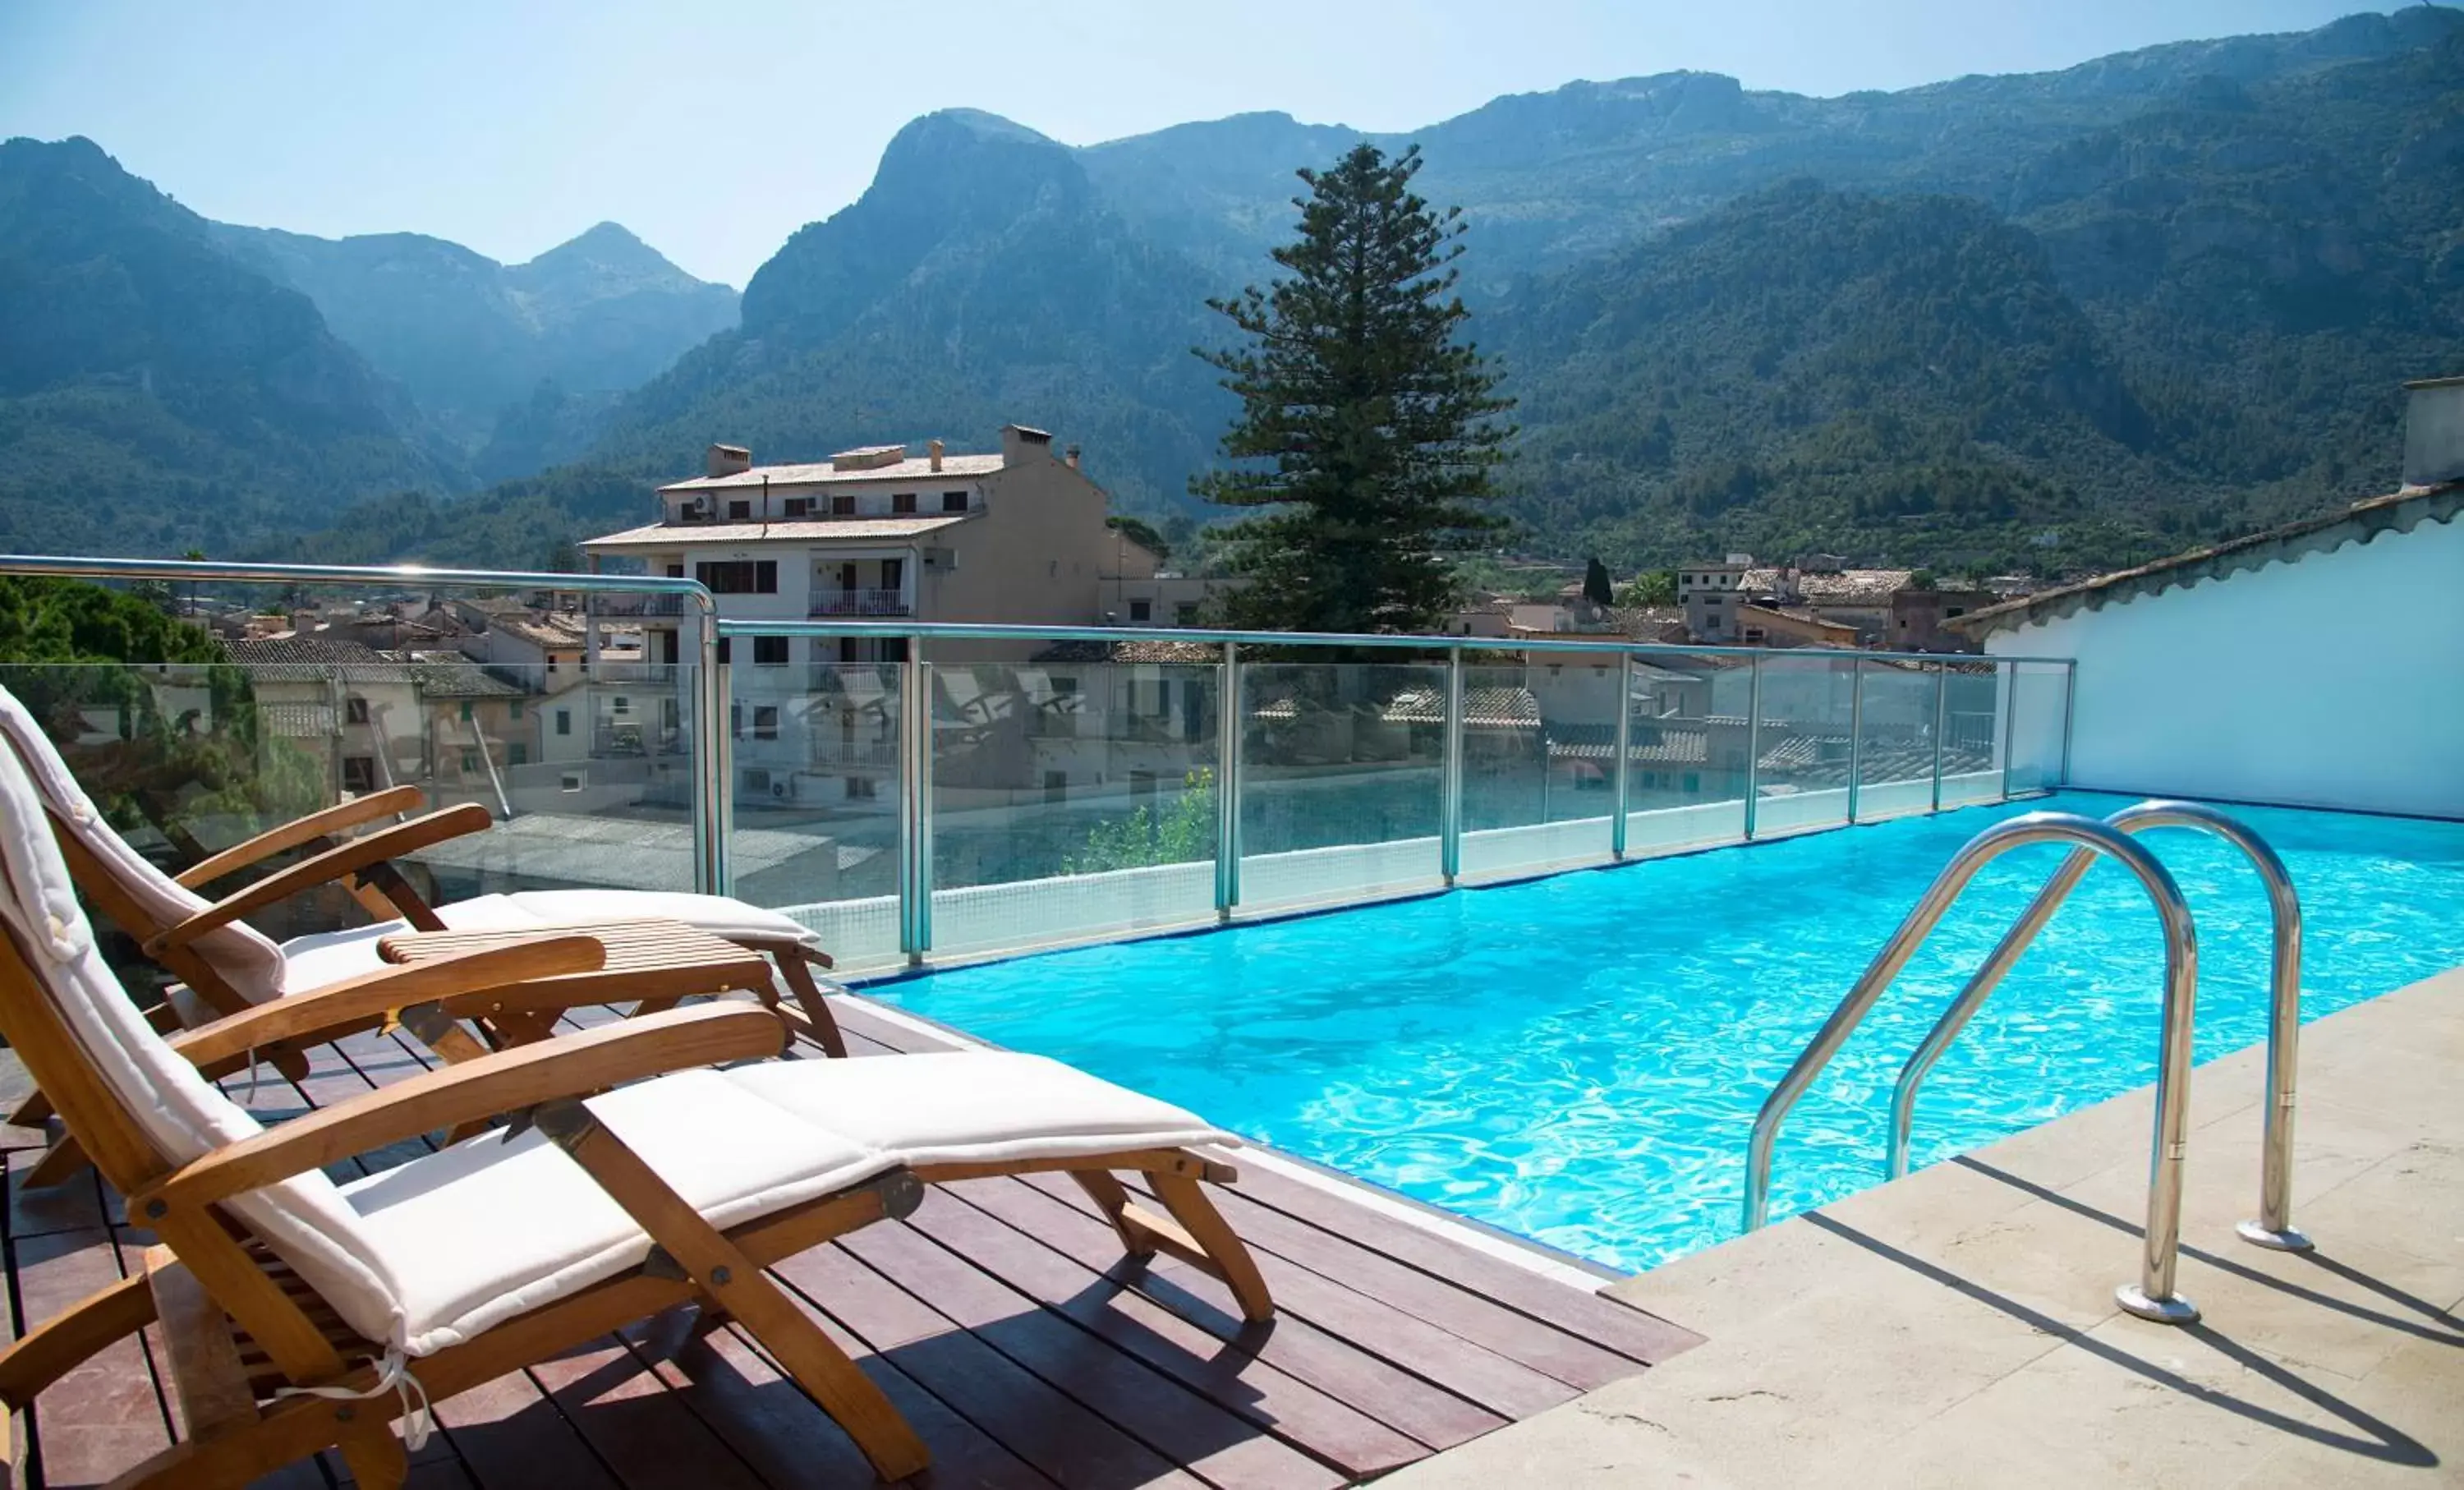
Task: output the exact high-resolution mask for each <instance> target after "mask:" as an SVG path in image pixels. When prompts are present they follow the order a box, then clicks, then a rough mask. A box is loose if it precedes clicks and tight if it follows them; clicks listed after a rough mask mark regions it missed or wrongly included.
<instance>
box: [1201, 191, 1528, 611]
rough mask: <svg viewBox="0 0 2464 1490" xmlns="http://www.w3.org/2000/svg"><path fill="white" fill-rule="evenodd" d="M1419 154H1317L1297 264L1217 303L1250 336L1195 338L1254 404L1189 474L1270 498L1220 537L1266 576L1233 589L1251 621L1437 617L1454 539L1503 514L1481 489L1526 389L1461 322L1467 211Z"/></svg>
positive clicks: (1214, 486)
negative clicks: (1198, 471)
mask: <svg viewBox="0 0 2464 1490" xmlns="http://www.w3.org/2000/svg"><path fill="white" fill-rule="evenodd" d="M1419 168H1420V157H1419V148H1418V147H1417V146H1416V147H1414V148H1411V149H1407V150H1405V151H1404V152H1403V153H1402V154H1401V155H1400V156H1397V157H1396V158H1394V159H1392V160H1389V159H1388V158H1387V157H1386V155H1385V154H1384V152H1382V151H1380V150H1378V149H1377V148H1376V147H1375V145H1370V144H1361V145H1356V146H1354V147H1353V149H1352V151H1351V152H1350V153H1349V154H1347V155H1345V156H1344V157H1343V159H1342V160H1341V161H1339V162H1337V163H1336V164H1335V165H1334V167H1333V168H1332V169H1331V170H1327V171H1314V170H1303V171H1301V172H1300V173H1299V175H1300V178H1301V180H1302V181H1304V182H1306V183H1307V184H1308V185H1309V195H1307V196H1304V197H1297V198H1294V199H1293V201H1294V205H1295V206H1297V207H1298V208H1300V209H1301V223H1300V234H1299V236H1298V238H1296V239H1295V240H1294V241H1293V242H1291V243H1288V244H1285V245H1283V246H1282V247H1279V248H1277V249H1276V250H1275V251H1274V259H1275V262H1276V263H1277V264H1279V265H1281V266H1282V267H1283V268H1285V269H1286V270H1287V271H1289V272H1290V273H1289V274H1288V275H1287V277H1284V278H1279V279H1277V280H1275V281H1274V283H1273V284H1272V285H1271V286H1269V287H1268V288H1266V289H1263V290H1262V289H1260V288H1258V287H1257V286H1255V285H1252V286H1250V287H1249V288H1248V289H1246V290H1244V291H1243V292H1242V293H1241V294H1240V295H1239V296H1234V297H1232V298H1230V299H1221V300H1209V301H1208V302H1207V304H1208V305H1210V306H1211V307H1213V308H1214V309H1215V310H1216V311H1218V312H1220V313H1221V315H1222V316H1223V317H1224V318H1227V319H1229V320H1230V321H1231V322H1232V324H1233V325H1234V326H1236V327H1238V328H1239V329H1240V331H1241V333H1242V334H1243V337H1244V338H1245V344H1243V345H1241V346H1238V347H1234V348H1230V349H1226V350H1221V351H1209V350H1206V349H1204V348H1200V349H1199V353H1198V355H1199V357H1201V358H1203V359H1204V360H1206V361H1207V362H1211V363H1213V364H1214V365H1215V366H1216V367H1218V368H1220V369H1221V370H1222V372H1223V373H1224V375H1225V376H1224V378H1223V380H1222V382H1223V386H1224V387H1226V388H1228V389H1230V390H1231V391H1232V392H1233V393H1234V394H1236V395H1238V396H1239V398H1240V400H1241V414H1240V417H1239V418H1238V419H1236V420H1235V421H1234V422H1233V425H1232V427H1231V428H1230V429H1229V430H1227V431H1226V432H1225V433H1224V436H1223V439H1222V450H1223V454H1224V456H1225V457H1226V458H1227V460H1229V461H1231V462H1232V463H1233V465H1232V468H1231V469H1229V470H1223V471H1209V472H1207V473H1205V474H1203V475H1200V476H1199V477H1197V478H1195V479H1194V480H1192V481H1191V483H1190V490H1191V492H1192V493H1195V494H1196V495H1198V496H1200V497H1203V498H1204V499H1206V500H1207V501H1210V502H1216V503H1220V504H1222V505H1224V506H1229V507H1254V508H1263V509H1265V511H1264V512H1262V513H1260V514H1259V515H1255V516H1252V517H1248V518H1245V519H1243V520H1242V521H1240V522H1238V523H1235V524H1233V525H1231V526H1230V527H1229V528H1228V530H1226V531H1225V532H1224V535H1223V541H1224V544H1225V549H1226V554H1227V558H1228V559H1229V563H1230V567H1231V568H1232V569H1233V570H1234V572H1236V573H1242V574H1246V575H1249V576H1251V577H1252V578H1253V579H1254V581H1255V582H1254V583H1253V584H1251V585H1250V586H1249V587H1248V588H1246V589H1245V590H1243V591H1242V592H1241V593H1240V594H1238V595H1236V596H1235V597H1233V599H1232V603H1231V606H1230V610H1231V617H1232V619H1233V621H1234V622H1235V623H1236V624H1242V625H1246V626H1260V627H1274V628H1282V629H1294V630H1310V631H1414V630H1425V629H1429V628H1430V627H1432V626H1434V625H1435V624H1438V623H1439V622H1440V621H1441V619H1442V618H1443V617H1444V615H1445V614H1446V613H1447V611H1448V610H1450V609H1451V608H1452V607H1453V605H1454V603H1455V601H1456V599H1457V594H1456V592H1457V588H1458V581H1457V578H1456V575H1455V572H1454V569H1453V567H1452V565H1451V564H1450V563H1449V561H1448V556H1450V555H1453V554H1457V553H1461V552H1463V551H1464V550H1466V549H1469V548H1471V547H1472V546H1474V544H1475V543H1476V542H1477V540H1478V539H1479V537H1481V536H1482V535H1484V534H1485V533H1488V532H1490V531H1492V530H1493V529H1495V528H1496V527H1498V526H1499V522H1498V519H1496V518H1495V517H1492V516H1491V515H1488V514H1487V513H1485V512H1484V511H1483V510H1482V509H1481V507H1480V506H1479V504H1480V503H1482V502H1484V501H1485V500H1487V499H1489V498H1490V497H1492V496H1493V495H1495V494H1496V493H1495V490H1494V488H1493V486H1492V484H1491V477H1492V474H1493V472H1494V471H1496V468H1497V466H1498V465H1499V463H1500V462H1501V461H1503V460H1504V459H1505V457H1506V451H1505V445H1506V442H1507V439H1508V438H1510V437H1511V436H1512V434H1513V432H1514V431H1513V429H1512V428H1511V427H1509V426H1507V425H1505V424H1503V423H1501V422H1500V420H1499V418H1498V416H1500V415H1503V414H1505V413H1506V412H1507V410H1509V409H1510V408H1512V406H1513V401H1512V400H1511V399H1507V398H1504V397H1501V396H1500V395H1499V393H1498V392H1497V385H1498V374H1497V373H1496V371H1495V370H1494V369H1492V368H1491V367H1490V365H1489V364H1488V362H1486V360H1485V359H1484V358H1483V357H1482V356H1481V354H1480V352H1479V349H1478V348H1476V347H1475V346H1473V345H1471V344H1470V343H1469V342H1467V341H1464V340H1461V338H1460V333H1461V331H1462V328H1463V322H1464V321H1465V320H1466V319H1467V318H1469V316H1470V312H1469V311H1467V310H1465V309H1464V308H1463V299H1462V297H1461V296H1458V295H1457V294H1456V293H1455V282H1456V277H1457V271H1456V270H1455V268H1454V267H1453V266H1454V261H1455V260H1456V259H1457V258H1459V257H1461V256H1462V253H1463V245H1462V244H1461V243H1459V242H1457V241H1456V239H1458V238H1459V237H1460V236H1461V234H1462V232H1463V225H1462V223H1461V222H1460V220H1459V219H1460V217H1461V209H1460V208H1447V209H1445V210H1444V211H1436V210H1433V209H1431V208H1430V207H1429V205H1428V204H1427V203H1426V202H1424V201H1423V200H1421V199H1420V197H1419V196H1418V195H1417V194H1415V193H1414V192H1413V190H1412V178H1413V177H1414V176H1415V175H1417V174H1418V173H1419Z"/></svg>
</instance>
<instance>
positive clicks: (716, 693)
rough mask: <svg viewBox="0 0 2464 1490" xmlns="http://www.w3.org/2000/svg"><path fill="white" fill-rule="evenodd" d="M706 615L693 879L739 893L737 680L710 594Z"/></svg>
mask: <svg viewBox="0 0 2464 1490" xmlns="http://www.w3.org/2000/svg"><path fill="white" fill-rule="evenodd" d="M694 603H695V607H696V608H697V609H698V610H699V612H700V614H699V616H698V617H697V618H696V619H695V629H696V630H697V631H698V633H699V635H698V637H697V638H696V644H695V650H696V651H697V652H698V654H699V656H700V659H701V660H700V663H699V665H698V666H696V667H695V668H694V669H693V672H694V685H693V730H694V732H695V734H696V735H697V737H698V742H699V744H698V749H697V750H696V751H695V752H694V759H693V766H694V771H693V783H694V791H693V841H694V844H696V845H697V847H698V848H699V850H700V855H699V859H700V862H699V863H698V864H697V865H696V866H695V873H694V875H693V883H694V884H695V885H696V886H697V887H700V888H701V889H702V892H703V893H704V894H710V895H726V894H730V893H732V892H733V887H732V886H730V884H729V883H728V881H729V878H730V876H729V873H728V859H727V855H728V840H729V838H730V837H731V835H732V834H733V833H734V831H735V822H734V819H735V816H736V794H735V792H734V791H733V790H732V788H733V786H734V783H735V780H736V774H735V754H736V740H735V736H734V732H733V731H731V730H730V729H729V728H728V725H729V722H730V721H729V715H728V705H729V704H730V703H732V702H733V701H734V700H733V699H732V698H731V697H730V693H731V690H732V684H731V682H730V680H729V678H728V674H727V668H725V667H724V666H722V665H721V664H720V662H719V660H718V648H719V639H718V603H717V602H716V601H715V600H713V599H712V598H710V597H709V596H708V595H702V596H698V597H696V598H695V602H694Z"/></svg>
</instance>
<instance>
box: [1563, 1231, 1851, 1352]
mask: <svg viewBox="0 0 2464 1490" xmlns="http://www.w3.org/2000/svg"><path fill="white" fill-rule="evenodd" d="M1884 1265H1885V1264H1882V1263H1881V1262H1879V1261H1876V1260H1873V1259H1871V1258H1869V1257H1867V1256H1866V1255H1865V1254H1864V1253H1861V1252H1859V1250H1858V1249H1857V1248H1855V1247H1852V1246H1850V1245H1848V1244H1847V1243H1846V1242H1843V1241H1841V1240H1839V1239H1838V1238H1836V1237H1833V1236H1831V1235H1829V1234H1828V1233H1825V1232H1822V1231H1819V1230H1816V1229H1815V1227H1813V1226H1810V1225H1808V1224H1806V1223H1805V1222H1804V1221H1802V1220H1800V1219H1796V1218H1791V1219H1789V1220H1785V1221H1782V1222H1780V1223H1779V1224H1777V1225H1775V1226H1769V1227H1765V1228H1764V1229H1763V1230H1761V1231H1758V1232H1756V1233H1754V1234H1753V1235H1752V1236H1749V1237H1740V1238H1737V1239H1736V1240H1734V1241H1730V1242H1726V1243H1723V1244H1722V1245H1720V1246H1717V1247H1712V1248H1710V1249H1708V1250H1706V1251H1703V1252H1697V1253H1695V1254H1694V1255H1693V1256H1691V1257H1685V1258H1680V1259H1678V1260H1676V1261H1674V1262H1671V1263H1668V1264H1666V1265H1665V1266H1662V1267H1656V1268H1653V1269H1652V1270H1651V1271H1650V1272H1648V1273H1639V1274H1637V1275H1636V1276H1634V1277H1632V1278H1629V1279H1625V1280H1623V1281H1622V1282H1616V1283H1612V1284H1610V1285H1609V1286H1608V1287H1607V1288H1605V1289H1602V1290H1601V1291H1602V1292H1604V1293H1606V1294H1608V1295H1609V1296H1610V1297H1611V1298H1614V1299H1617V1300H1620V1301H1622V1302H1624V1303H1626V1304H1633V1305H1634V1306H1635V1307H1637V1308H1639V1309H1644V1310H1648V1311H1649V1312H1651V1313H1653V1314H1657V1315H1659V1316H1660V1317H1661V1318H1662V1319H1665V1320H1670V1321H1673V1322H1674V1323H1677V1324H1680V1325H1683V1326H1685V1327H1686V1328H1688V1329H1691V1330H1695V1331H1697V1332H1698V1333H1701V1334H1704V1335H1706V1336H1720V1335H1727V1334H1732V1333H1734V1332H1736V1331H1737V1330H1740V1329H1744V1328H1747V1327H1749V1326H1752V1325H1754V1324H1756V1323H1758V1322H1759V1321H1761V1320H1763V1319H1765V1318H1768V1317H1769V1316H1770V1315H1771V1313H1773V1312H1774V1311H1776V1310H1778V1309H1782V1308H1785V1307H1787V1306H1788V1305H1790V1304H1794V1303H1796V1302H1797V1301H1799V1300H1801V1299H1803V1298H1805V1297H1807V1296H1809V1295H1811V1294H1815V1293H1822V1292H1828V1291H1830V1290H1833V1289H1836V1288H1838V1287H1840V1286H1842V1285H1843V1284H1845V1283H1847V1282H1849V1281H1850V1278H1851V1277H1852V1276H1853V1275H1854V1274H1856V1273H1858V1272H1859V1270H1865V1269H1880V1268H1881V1267H1882V1266H1884Z"/></svg>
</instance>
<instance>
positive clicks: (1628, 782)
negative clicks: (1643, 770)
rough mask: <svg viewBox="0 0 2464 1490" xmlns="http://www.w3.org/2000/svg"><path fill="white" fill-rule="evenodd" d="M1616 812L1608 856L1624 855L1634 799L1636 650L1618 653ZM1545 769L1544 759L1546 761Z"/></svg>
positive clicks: (1611, 827) (1610, 828) (1612, 822)
mask: <svg viewBox="0 0 2464 1490" xmlns="http://www.w3.org/2000/svg"><path fill="white" fill-rule="evenodd" d="M1616 748H1617V778H1616V779H1617V787H1616V813H1617V816H1616V817H1615V818H1613V819H1611V820H1610V822H1609V857H1610V858H1612V859H1623V858H1624V857H1625V831H1626V824H1625V820H1626V814H1627V813H1629V812H1631V811H1632V810H1633V807H1632V802H1633V800H1634V653H1632V652H1619V653H1617V746H1616ZM1544 769H1545V763H1544Z"/></svg>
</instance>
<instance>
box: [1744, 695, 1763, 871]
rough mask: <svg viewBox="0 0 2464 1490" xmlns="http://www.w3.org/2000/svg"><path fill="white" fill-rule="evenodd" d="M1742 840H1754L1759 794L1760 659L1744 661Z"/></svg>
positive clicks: (1760, 766) (1761, 762)
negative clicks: (1755, 813) (1744, 836)
mask: <svg viewBox="0 0 2464 1490" xmlns="http://www.w3.org/2000/svg"><path fill="white" fill-rule="evenodd" d="M1746 666H1747V668H1748V669H1749V671H1748V674H1747V677H1746V842H1747V843H1749V844H1750V843H1752V842H1753V841H1754V809H1755V807H1756V806H1757V805H1758V803H1757V801H1756V799H1758V798H1760V797H1761V796H1762V773H1763V660H1762V658H1761V657H1760V656H1756V657H1755V658H1753V659H1752V660H1751V661H1750V662H1749V663H1747V664H1746Z"/></svg>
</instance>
